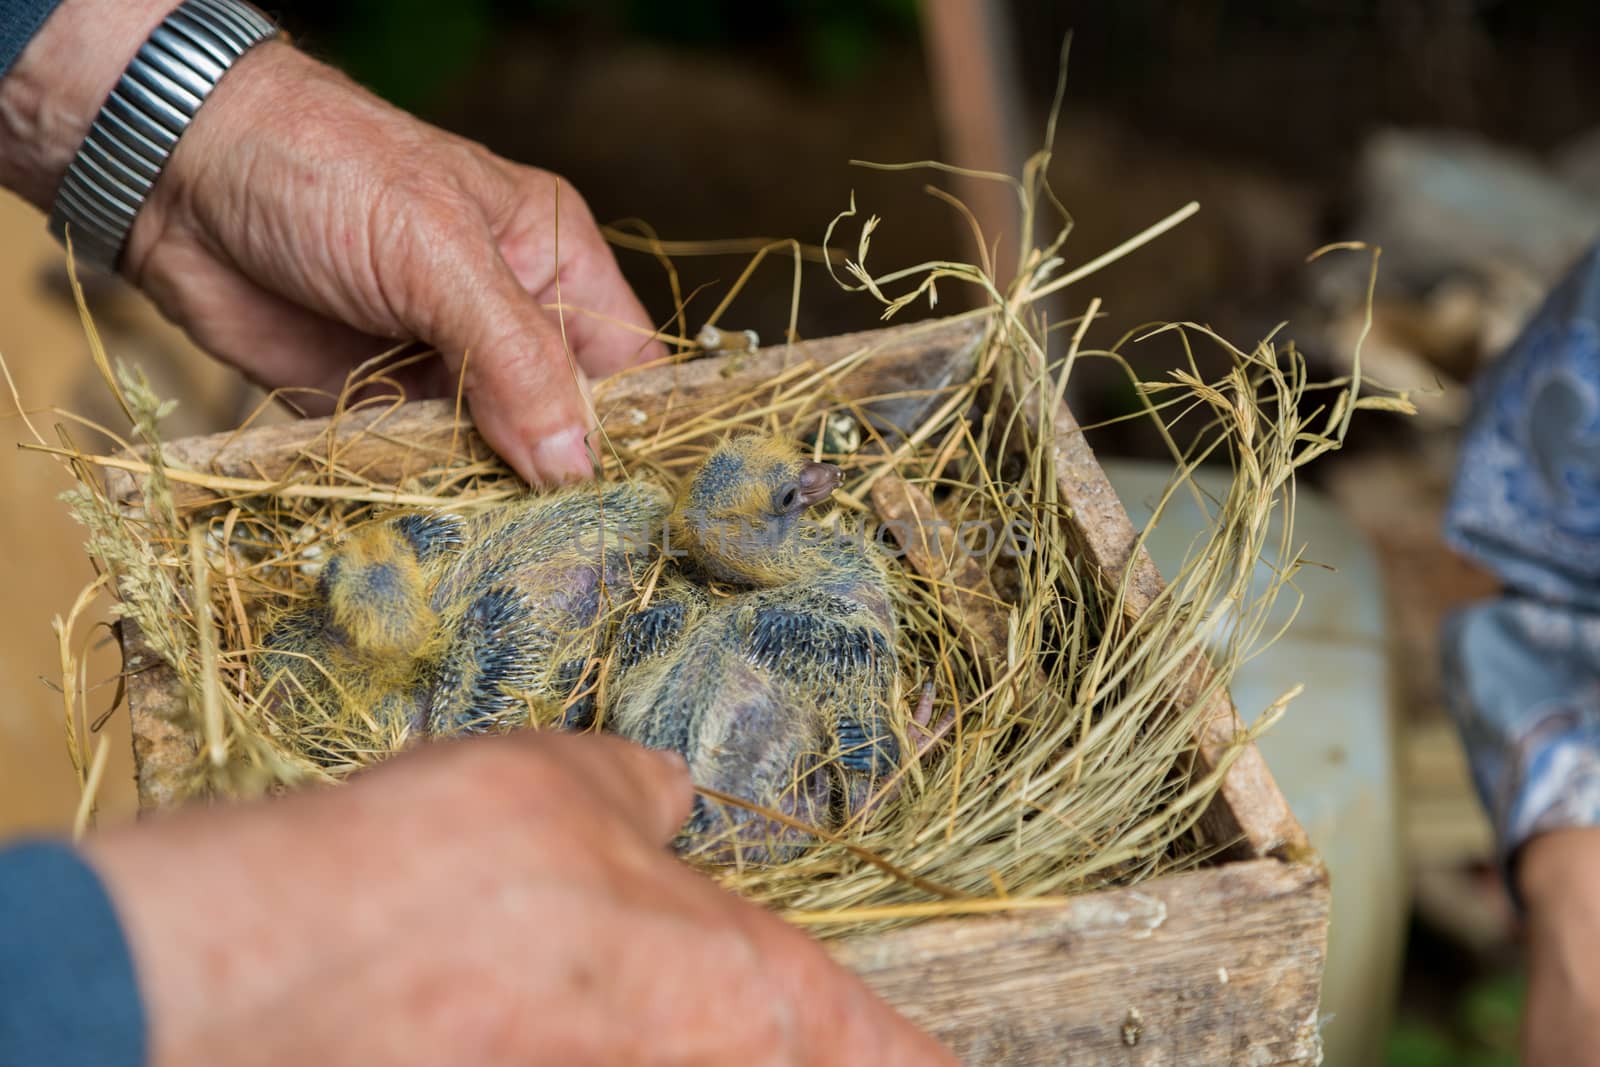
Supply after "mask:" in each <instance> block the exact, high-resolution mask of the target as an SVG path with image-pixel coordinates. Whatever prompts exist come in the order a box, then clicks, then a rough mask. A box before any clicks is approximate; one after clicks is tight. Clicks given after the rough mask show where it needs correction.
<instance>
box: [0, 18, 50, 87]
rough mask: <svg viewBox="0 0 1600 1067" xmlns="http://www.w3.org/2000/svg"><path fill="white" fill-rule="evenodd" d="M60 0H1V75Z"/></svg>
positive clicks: (2, 76) (31, 38)
mask: <svg viewBox="0 0 1600 1067" xmlns="http://www.w3.org/2000/svg"><path fill="white" fill-rule="evenodd" d="M60 3H61V0H0V78H4V77H5V76H6V71H8V70H10V69H11V65H12V64H13V63H15V62H16V61H17V57H18V56H20V55H22V50H23V49H24V48H26V47H28V42H29V41H31V40H33V35H34V34H36V33H38V32H39V27H40V26H43V25H44V20H45V19H47V18H49V17H50V13H51V12H52V11H54V10H55V9H56V8H57V7H58V6H59V5H60Z"/></svg>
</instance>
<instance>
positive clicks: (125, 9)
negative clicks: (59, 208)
mask: <svg viewBox="0 0 1600 1067" xmlns="http://www.w3.org/2000/svg"><path fill="white" fill-rule="evenodd" d="M177 6H178V0H64V2H63V3H62V4H61V6H60V7H58V8H57V9H56V10H55V12H54V13H53V14H52V15H51V16H50V18H49V19H48V20H46V21H45V24H44V26H43V27H41V28H40V30H39V32H38V34H36V35H35V36H34V38H33V40H32V41H31V42H29V44H28V47H27V48H26V49H25V50H24V51H23V53H22V55H21V57H20V58H18V60H17V63H16V66H14V67H12V68H11V70H10V71H9V72H8V73H7V74H6V76H5V77H4V78H3V79H0V186H4V187H5V188H8V189H10V190H11V191H12V192H14V193H16V194H17V195H19V196H21V197H22V198H23V199H25V200H27V201H29V202H31V203H32V204H34V205H35V206H36V207H38V208H39V209H40V210H41V211H48V210H49V209H50V205H51V203H52V202H53V201H54V199H55V194H56V189H57V187H58V186H59V185H60V184H61V177H62V175H63V174H65V173H66V170H67V165H68V164H69V163H71V162H72V157H73V155H74V154H75V153H76V152H77V151H78V146H79V145H81V144H82V143H83V139H84V136H85V135H86V134H87V133H88V132H89V124H90V123H91V122H93V121H94V117H95V115H96V114H97V113H98V112H99V110H100V106H101V105H102V104H103V103H104V102H105V99H106V97H107V96H108V95H109V94H110V92H111V90H112V88H113V87H114V86H115V85H116V84H117V79H118V78H120V77H121V76H122V72H123V71H124V70H125V69H126V68H127V66H128V63H129V61H130V60H131V59H132V58H133V56H134V53H136V52H137V51H138V50H139V47H140V45H142V44H144V42H145V40H146V39H147V38H148V37H149V36H150V33H151V31H152V30H154V29H155V28H156V26H158V25H160V23H161V20H162V19H164V18H165V17H166V16H167V15H169V14H171V13H172V11H173V10H175V9H176V8H177Z"/></svg>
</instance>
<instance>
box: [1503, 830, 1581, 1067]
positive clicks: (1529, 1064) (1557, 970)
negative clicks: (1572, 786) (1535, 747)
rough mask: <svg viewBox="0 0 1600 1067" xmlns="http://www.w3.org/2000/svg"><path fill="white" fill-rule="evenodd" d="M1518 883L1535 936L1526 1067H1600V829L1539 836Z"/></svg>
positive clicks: (1525, 855) (1526, 852)
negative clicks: (1589, 1065) (1587, 1065)
mask: <svg viewBox="0 0 1600 1067" xmlns="http://www.w3.org/2000/svg"><path fill="white" fill-rule="evenodd" d="M1517 882H1518V888H1519V889H1520V891H1521V893H1522V898H1523V902H1524V903H1525V905H1526V906H1527V938H1528V946H1527V951H1528V1000H1527V1005H1526V1007H1525V1009H1524V1012H1523V1021H1522V1057H1523V1058H1522V1063H1523V1064H1524V1067H1583V1065H1584V1064H1600V828H1583V829H1568V830H1552V831H1549V832H1547V833H1543V834H1540V835H1539V836H1537V837H1535V838H1533V839H1532V840H1530V841H1529V842H1528V843H1527V844H1526V845H1524V846H1523V848H1522V852H1521V854H1520V857H1519V859H1518V863H1517Z"/></svg>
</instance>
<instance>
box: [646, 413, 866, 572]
mask: <svg viewBox="0 0 1600 1067" xmlns="http://www.w3.org/2000/svg"><path fill="white" fill-rule="evenodd" d="M843 481H844V474H843V472H842V471H840V470H839V468H838V467H835V466H834V465H833V464H831V463H812V462H809V461H808V460H806V459H805V458H804V456H802V455H801V454H800V450H799V449H798V448H797V447H796V446H795V445H794V444H793V443H792V442H790V441H786V440H784V439H782V438H778V437H771V436H766V435H749V436H744V437H733V438H730V439H728V440H726V441H724V442H723V443H722V444H720V445H718V446H717V447H716V448H715V449H713V450H712V452H711V454H710V455H709V456H707V457H706V459H705V462H704V463H702V464H700V467H699V468H698V469H697V470H696V471H695V472H694V474H693V475H691V476H690V478H689V479H688V481H687V482H685V483H684V484H683V486H682V488H681V489H680V490H679V491H678V495H677V499H676V501H675V502H674V505H673V509H672V520H671V527H670V530H669V533H670V536H671V547H672V548H673V549H675V550H679V551H682V552H683V553H684V555H685V556H686V557H687V558H688V559H689V560H690V561H691V562H692V563H694V564H695V565H696V566H697V567H699V568H700V569H701V570H702V571H704V572H705V573H706V574H707V575H708V576H709V577H711V578H714V579H716V580H718V581H724V582H734V583H738V584H741V585H750V586H763V585H778V584H781V583H784V582H791V581H796V580H798V579H800V578H803V577H805V568H806V565H807V564H806V555H807V553H806V552H805V551H804V546H803V545H802V544H801V543H800V542H801V538H800V537H799V536H798V535H797V528H798V526H799V520H800V516H801V515H803V514H804V513H805V510H806V509H807V508H809V507H810V506H811V505H813V504H816V503H818V502H820V501H822V500H826V499H827V498H828V497H829V496H830V495H831V494H832V493H833V491H834V490H835V489H837V488H838V487H839V485H840V483H841V482H843Z"/></svg>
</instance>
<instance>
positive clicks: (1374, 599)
mask: <svg viewBox="0 0 1600 1067" xmlns="http://www.w3.org/2000/svg"><path fill="white" fill-rule="evenodd" d="M1105 469H1106V474H1107V475H1108V476H1109V478H1110V479H1111V484H1112V485H1113V486H1115V487H1116V490H1117V494H1118V495H1119V496H1120V497H1121V498H1122V501H1123V504H1124V506H1125V507H1126V508H1127V511H1128V515H1129V516H1130V517H1131V518H1132V519H1133V524H1134V527H1135V528H1136V529H1138V528H1142V527H1143V526H1145V525H1146V524H1147V523H1148V522H1149V519H1150V515H1151V513H1152V511H1153V509H1154V507H1155V505H1156V504H1157V503H1158V502H1159V501H1160V499H1161V494H1162V492H1163V491H1164V490H1165V488H1166V486H1167V483H1168V480H1169V479H1170V477H1171V474H1172V468H1171V467H1170V466H1166V465H1162V464H1158V463H1138V462H1129V461H1119V460H1111V461H1108V462H1107V463H1106V464H1105ZM1197 482H1198V484H1199V485H1200V487H1201V488H1202V489H1204V490H1206V491H1207V492H1209V493H1211V494H1213V495H1215V496H1216V497H1218V498H1220V497H1221V496H1222V495H1223V494H1225V493H1226V491H1227V488H1228V480H1227V474H1226V473H1225V472H1221V473H1217V474H1210V473H1206V474H1202V475H1200V476H1199V477H1198V478H1197ZM1208 525H1209V520H1208V519H1207V517H1206V516H1205V515H1204V514H1203V513H1202V512H1201V510H1200V508H1199V506H1198V505H1197V504H1196V503H1195V501H1194V499H1193V495H1192V494H1190V493H1189V492H1188V491H1187V490H1184V491H1181V492H1179V493H1177V494H1175V495H1174V496H1173V499H1172V500H1171V501H1170V502H1169V504H1168V506H1167V510H1166V511H1165V513H1164V514H1163V515H1162V517H1161V521H1160V523H1159V524H1157V527H1156V529H1155V530H1154V531H1153V532H1152V534H1151V535H1150V538H1149V540H1148V542H1147V547H1148V549H1149V551H1150V555H1151V557H1152V558H1153V559H1154V560H1155V562H1156V565H1157V566H1158V567H1160V568H1161V572H1162V573H1163V574H1166V575H1172V574H1175V573H1176V572H1177V570H1178V568H1179V567H1180V566H1181V565H1182V562H1183V559H1184V557H1185V555H1186V554H1187V553H1188V552H1189V551H1190V550H1191V547H1192V546H1193V545H1194V544H1196V543H1197V539H1198V538H1200V537H1201V536H1202V535H1203V534H1204V533H1205V531H1206V530H1207V529H1208ZM1294 535H1295V536H1294V541H1295V543H1297V544H1298V543H1303V544H1305V545H1306V546H1307V547H1306V551H1305V556H1306V558H1307V559H1309V560H1314V561H1316V562H1317V563H1319V564H1324V565H1326V566H1327V567H1331V568H1333V570H1331V571H1330V570H1326V569H1323V568H1322V567H1306V568H1303V569H1302V570H1301V571H1300V573H1299V575H1298V577H1297V578H1296V579H1295V585H1296V586H1297V587H1298V588H1299V590H1300V591H1301V592H1302V593H1303V594H1304V602H1303V603H1302V604H1301V606H1300V610H1299V613H1298V615H1296V616H1295V617H1294V620H1293V622H1292V623H1291V624H1290V626H1289V629H1288V630H1287V632H1286V633H1285V634H1284V635H1283V636H1282V637H1281V638H1280V639H1279V640H1278V642H1277V643H1276V644H1274V645H1273V646H1272V647H1271V648H1270V649H1269V650H1268V651H1266V652H1265V653H1263V654H1262V655H1259V656H1257V657H1255V658H1254V659H1252V660H1250V661H1249V662H1247V663H1245V664H1244V665H1243V666H1242V667H1240V668H1239V670H1238V671H1237V672H1236V673H1235V675H1234V678H1233V698H1234V702H1235V704H1237V706H1238V708H1239V713H1240V714H1241V715H1242V716H1243V717H1244V719H1245V721H1246V722H1250V721H1253V720H1254V719H1255V718H1256V716H1257V715H1259V714H1260V713H1261V711H1262V710H1263V709H1265V708H1266V707H1268V706H1269V705H1270V704H1271V703H1272V702H1273V701H1274V700H1276V699H1277V698H1278V697H1279V696H1281V695H1282V694H1283V693H1284V692H1286V691H1288V690H1289V689H1291V688H1293V687H1294V686H1295V685H1299V684H1304V686H1305V691H1304V692H1303V693H1301V695H1300V696H1299V697H1297V698H1296V699H1295V700H1294V702H1293V703H1292V704H1290V705H1289V709H1288V712H1287V713H1286V714H1285V715H1284V717H1283V719H1282V720H1281V721H1280V722H1279V723H1278V724H1277V725H1276V726H1274V727H1273V728H1272V729H1270V730H1269V731H1267V733H1266V735H1265V736H1264V737H1262V739H1261V742H1260V747H1261V752H1262V755H1263V756H1264V757H1265V758H1266V761H1267V766H1268V767H1269V768H1270V769H1271V771H1272V775H1273V777H1274V778H1275V779H1277V782H1278V786H1279V788H1281V789H1282V790H1283V792H1284V796H1285V797H1286V798H1287V799H1288V802H1289V806H1290V808H1291V809H1293V811H1294V814H1295V817H1296V818H1298V819H1299V820H1300V822H1301V824H1302V825H1303V826H1304V827H1305V829H1306V833H1307V834H1308V835H1309V836H1310V838H1311V843H1312V844H1313V845H1314V846H1315V847H1316V849H1317V851H1318V852H1320V853H1321V854H1322V858H1323V861H1324V862H1325V863H1326V864H1327V867H1328V872H1329V875H1330V878H1331V880H1332V888H1333V905H1332V908H1333V910H1332V919H1331V921H1330V925H1329V932H1328V963H1327V971H1326V974H1325V977H1324V979H1323V993H1322V1007H1323V1015H1324V1029H1323V1042H1324V1049H1325V1058H1324V1061H1323V1062H1324V1063H1325V1064H1326V1065H1328V1067H1371V1065H1374V1064H1378V1063H1382V1062H1383V1045H1384V1040H1385V1038H1386V1036H1387V1034H1388V1032H1389V1024H1390V1019H1391V1016H1392V1014H1393V1010H1394V1002H1395V995H1396V989H1397V985H1398V981H1399V976H1400V963H1401V955H1402V949H1403V944H1404V934H1405V923H1406V914H1407V911H1408V903H1409V887H1408V885H1407V883H1406V874H1405V865H1404V858H1403V855H1402V853H1401V820H1400V818H1399V808H1398V805H1399V798H1400V793H1399V789H1398V784H1397V776H1396V744H1395V736H1394V728H1395V724H1394V712H1393V690H1392V687H1391V685H1390V675H1389V671H1390V663H1389V658H1388V651H1387V650H1388V645H1387V641H1386V640H1385V637H1386V629H1385V621H1384V619H1385V616H1384V605H1383V587H1382V583H1381V581H1380V575H1379V570H1378V564H1377V561H1376V559H1375V558H1374V557H1373V554H1372V551H1371V549H1370V548H1369V547H1368V545H1367V544H1366V542H1365V540H1364V539H1363V537H1362V535H1361V534H1360V532H1359V531H1358V530H1357V529H1356V528H1355V527H1354V526H1353V525H1352V524H1351V523H1349V522H1348V521H1346V520H1345V519H1344V517H1343V516H1341V515H1340V514H1339V512H1338V511H1337V510H1335V509H1334V508H1333V507H1332V505H1330V504H1329V503H1328V502H1327V501H1325V500H1323V499H1321V498H1320V497H1318V496H1316V495H1315V494H1314V493H1311V492H1309V491H1307V490H1305V489H1302V490H1300V492H1299V496H1298V500H1297V504H1296V516H1295V529H1294ZM1268 543H1269V544H1270V543H1273V541H1272V539H1271V538H1269V541H1268ZM1260 571H1261V573H1260V574H1259V575H1258V583H1260V584H1263V585H1264V583H1265V582H1266V581H1267V580H1268V575H1267V573H1266V567H1265V566H1262V567H1261V569H1260ZM1294 599H1295V598H1294V596H1293V594H1292V591H1290V590H1286V591H1285V593H1284V595H1283V596H1282V597H1280V599H1279V602H1278V603H1277V605H1276V606H1275V607H1274V611H1273V618H1274V620H1275V622H1277V624H1279V625H1281V621H1282V620H1286V619H1288V618H1289V616H1290V614H1291V612H1293V610H1294ZM1267 629H1268V632H1272V631H1274V630H1276V629H1277V625H1269V626H1268V628H1267Z"/></svg>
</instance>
